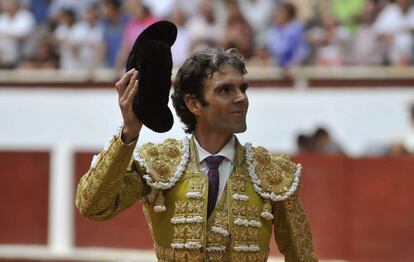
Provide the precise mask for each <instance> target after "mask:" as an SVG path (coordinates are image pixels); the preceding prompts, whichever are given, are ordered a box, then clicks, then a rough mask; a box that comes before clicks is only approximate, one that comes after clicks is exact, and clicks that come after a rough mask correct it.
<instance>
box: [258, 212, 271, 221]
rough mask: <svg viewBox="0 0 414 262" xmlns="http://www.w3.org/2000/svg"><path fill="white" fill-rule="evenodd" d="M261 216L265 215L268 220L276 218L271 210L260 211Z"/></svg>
mask: <svg viewBox="0 0 414 262" xmlns="http://www.w3.org/2000/svg"><path fill="white" fill-rule="evenodd" d="M260 216H261V217H263V218H264V219H266V220H272V219H273V218H274V216H273V214H272V213H270V212H269V211H267V210H265V211H263V212H262V213H260Z"/></svg>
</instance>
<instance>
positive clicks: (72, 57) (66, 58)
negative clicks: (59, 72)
mask: <svg viewBox="0 0 414 262" xmlns="http://www.w3.org/2000/svg"><path fill="white" fill-rule="evenodd" d="M56 18H57V23H58V24H57V27H56V29H55V31H54V33H53V36H54V39H55V42H56V46H57V47H58V49H59V57H60V66H59V67H60V68H61V69H76V67H77V62H76V50H75V47H74V43H73V41H74V38H73V34H74V29H75V23H76V14H75V12H74V11H73V10H72V9H63V10H61V11H60V13H59V15H58V16H57V17H56Z"/></svg>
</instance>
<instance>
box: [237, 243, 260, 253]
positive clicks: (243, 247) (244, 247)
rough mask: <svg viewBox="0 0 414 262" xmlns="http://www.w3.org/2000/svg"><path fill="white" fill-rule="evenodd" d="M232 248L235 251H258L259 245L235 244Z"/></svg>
mask: <svg viewBox="0 0 414 262" xmlns="http://www.w3.org/2000/svg"><path fill="white" fill-rule="evenodd" d="M234 250H235V251H237V252H257V251H260V247H259V245H255V244H251V245H235V246H234Z"/></svg>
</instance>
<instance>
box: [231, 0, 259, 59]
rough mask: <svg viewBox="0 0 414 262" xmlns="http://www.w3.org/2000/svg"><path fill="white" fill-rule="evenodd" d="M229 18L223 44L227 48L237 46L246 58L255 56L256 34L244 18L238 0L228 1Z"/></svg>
mask: <svg viewBox="0 0 414 262" xmlns="http://www.w3.org/2000/svg"><path fill="white" fill-rule="evenodd" d="M227 11H228V18H227V26H226V32H225V36H224V41H223V46H224V48H225V49H229V48H237V49H238V50H239V51H240V53H241V54H242V55H243V57H244V58H245V59H249V58H250V57H252V56H253V50H254V34H253V30H252V28H251V26H250V25H249V24H248V23H247V21H246V19H244V17H243V15H242V13H241V11H240V7H239V4H238V2H237V1H228V4H227Z"/></svg>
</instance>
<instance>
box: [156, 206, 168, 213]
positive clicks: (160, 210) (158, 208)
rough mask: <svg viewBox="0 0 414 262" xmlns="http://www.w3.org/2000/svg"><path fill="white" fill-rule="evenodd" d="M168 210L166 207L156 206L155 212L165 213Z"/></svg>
mask: <svg viewBox="0 0 414 262" xmlns="http://www.w3.org/2000/svg"><path fill="white" fill-rule="evenodd" d="M165 210H167V208H166V207H165V206H164V205H155V206H154V212H164V211H165Z"/></svg>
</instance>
